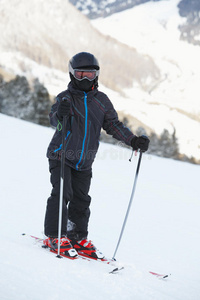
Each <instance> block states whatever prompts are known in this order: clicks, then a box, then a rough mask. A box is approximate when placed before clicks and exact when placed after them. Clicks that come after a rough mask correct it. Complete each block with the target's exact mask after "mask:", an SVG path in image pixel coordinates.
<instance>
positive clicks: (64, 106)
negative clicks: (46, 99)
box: [57, 100, 70, 121]
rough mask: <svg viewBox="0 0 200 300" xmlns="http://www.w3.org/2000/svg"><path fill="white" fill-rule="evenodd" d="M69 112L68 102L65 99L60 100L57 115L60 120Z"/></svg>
mask: <svg viewBox="0 0 200 300" xmlns="http://www.w3.org/2000/svg"><path fill="white" fill-rule="evenodd" d="M69 113H70V102H69V101H67V100H62V101H61V102H60V104H59V105H58V109H57V116H58V119H59V120H60V121H62V119H63V117H64V116H68V115H69Z"/></svg>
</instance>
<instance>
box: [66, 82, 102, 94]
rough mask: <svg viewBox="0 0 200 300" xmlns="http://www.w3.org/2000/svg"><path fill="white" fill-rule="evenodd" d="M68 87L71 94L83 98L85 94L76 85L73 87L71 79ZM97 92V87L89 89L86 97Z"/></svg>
mask: <svg viewBox="0 0 200 300" xmlns="http://www.w3.org/2000/svg"><path fill="white" fill-rule="evenodd" d="M68 89H69V91H70V93H72V94H73V95H77V96H79V97H81V98H84V96H85V92H84V91H81V90H79V89H77V88H76V87H74V85H73V84H72V82H71V81H70V83H69V84H68ZM97 92H98V89H97V88H94V89H93V90H92V91H89V92H88V93H87V96H88V98H91V97H93V96H94V95H95V94H96V93H97Z"/></svg>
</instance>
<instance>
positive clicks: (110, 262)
mask: <svg viewBox="0 0 200 300" xmlns="http://www.w3.org/2000/svg"><path fill="white" fill-rule="evenodd" d="M22 235H23V236H28V237H30V238H33V239H34V240H35V241H36V242H37V243H40V244H42V248H46V249H48V250H49V251H50V252H52V253H55V254H57V252H56V251H54V250H53V249H50V248H49V247H47V246H45V245H43V240H44V239H43V238H39V237H36V236H34V235H30V234H26V233H22ZM57 257H58V256H57ZM59 257H65V258H68V259H70V260H76V259H83V260H87V261H97V262H102V263H104V264H107V265H110V266H112V267H114V269H113V270H111V271H110V272H109V274H117V273H119V272H120V271H122V270H124V268H125V267H124V266H122V265H120V264H119V263H118V262H117V261H115V260H114V259H109V258H106V257H104V258H102V259H100V258H93V257H88V256H87V255H85V254H83V253H79V255H78V256H76V257H69V256H66V255H65V254H64V253H60V256H59ZM149 274H151V275H153V276H155V277H156V278H158V279H167V278H168V277H169V276H170V275H171V274H160V273H156V272H152V271H149Z"/></svg>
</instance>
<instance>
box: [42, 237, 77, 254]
mask: <svg viewBox="0 0 200 300" xmlns="http://www.w3.org/2000/svg"><path fill="white" fill-rule="evenodd" d="M43 244H44V246H46V247H48V248H50V249H51V250H53V251H54V252H58V238H50V237H49V238H47V239H45V240H43ZM60 253H61V254H64V255H65V256H67V257H69V258H75V257H76V256H78V253H77V252H76V250H75V249H74V248H73V246H72V245H71V243H70V240H69V239H68V238H67V237H62V238H61V239H60Z"/></svg>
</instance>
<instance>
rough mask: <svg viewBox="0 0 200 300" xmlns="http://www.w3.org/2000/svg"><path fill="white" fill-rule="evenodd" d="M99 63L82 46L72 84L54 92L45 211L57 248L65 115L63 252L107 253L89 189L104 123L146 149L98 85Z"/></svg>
mask: <svg viewBox="0 0 200 300" xmlns="http://www.w3.org/2000/svg"><path fill="white" fill-rule="evenodd" d="M99 70H100V67H99V63H98V60H97V59H96V58H95V56H94V55H92V54H90V53H87V52H81V53H78V54H76V55H75V56H73V57H72V59H71V60H70V61H69V75H70V79H71V81H70V83H69V85H68V89H67V90H65V91H63V92H61V93H60V94H59V95H58V96H57V97H56V103H55V104H54V105H53V106H52V109H51V112H50V115H49V116H50V123H51V125H52V126H54V127H57V130H56V132H55V134H54V136H53V138H52V140H51V142H50V145H49V147H48V150H47V157H48V159H49V170H50V173H51V184H52V192H51V196H50V197H49V198H48V201H47V207H46V215H45V235H46V236H47V237H48V238H47V239H45V240H44V244H45V245H46V246H48V247H50V248H52V249H54V250H55V251H57V249H58V218H59V193H60V169H61V162H60V158H61V148H62V144H61V143H62V131H61V128H62V121H63V118H64V117H67V125H66V127H67V128H66V132H67V134H66V138H65V169H64V190H63V198H64V203H63V211H62V212H63V213H62V229H61V239H60V252H64V253H65V255H67V256H69V257H71V258H73V257H75V256H77V253H79V252H80V253H82V254H85V255H87V256H90V257H94V258H100V259H101V258H103V257H104V256H103V254H102V253H101V252H99V251H98V250H97V248H96V247H95V246H94V245H93V244H92V242H91V241H89V240H88V239H87V236H88V222H89V217H90V209H89V206H90V202H91V197H90V196H89V195H88V192H89V188H90V182H91V177H92V163H93V161H94V159H95V155H96V153H97V150H98V146H99V137H100V132H101V128H103V129H104V130H105V131H106V132H107V133H108V134H110V135H112V136H113V137H114V138H116V139H117V140H119V141H123V142H124V143H126V144H127V145H129V146H131V147H132V148H133V150H137V149H141V150H142V151H147V149H148V145H149V139H148V138H147V137H146V136H140V137H137V136H135V135H134V134H133V133H132V132H131V131H130V130H129V129H128V128H126V127H125V126H124V125H123V123H122V122H120V121H119V120H118V115H117V113H116V111H115V109H114V107H113V105H112V103H111V102H110V100H109V98H108V97H107V96H106V95H105V94H104V93H102V92H100V91H98V89H97V88H98V76H99Z"/></svg>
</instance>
